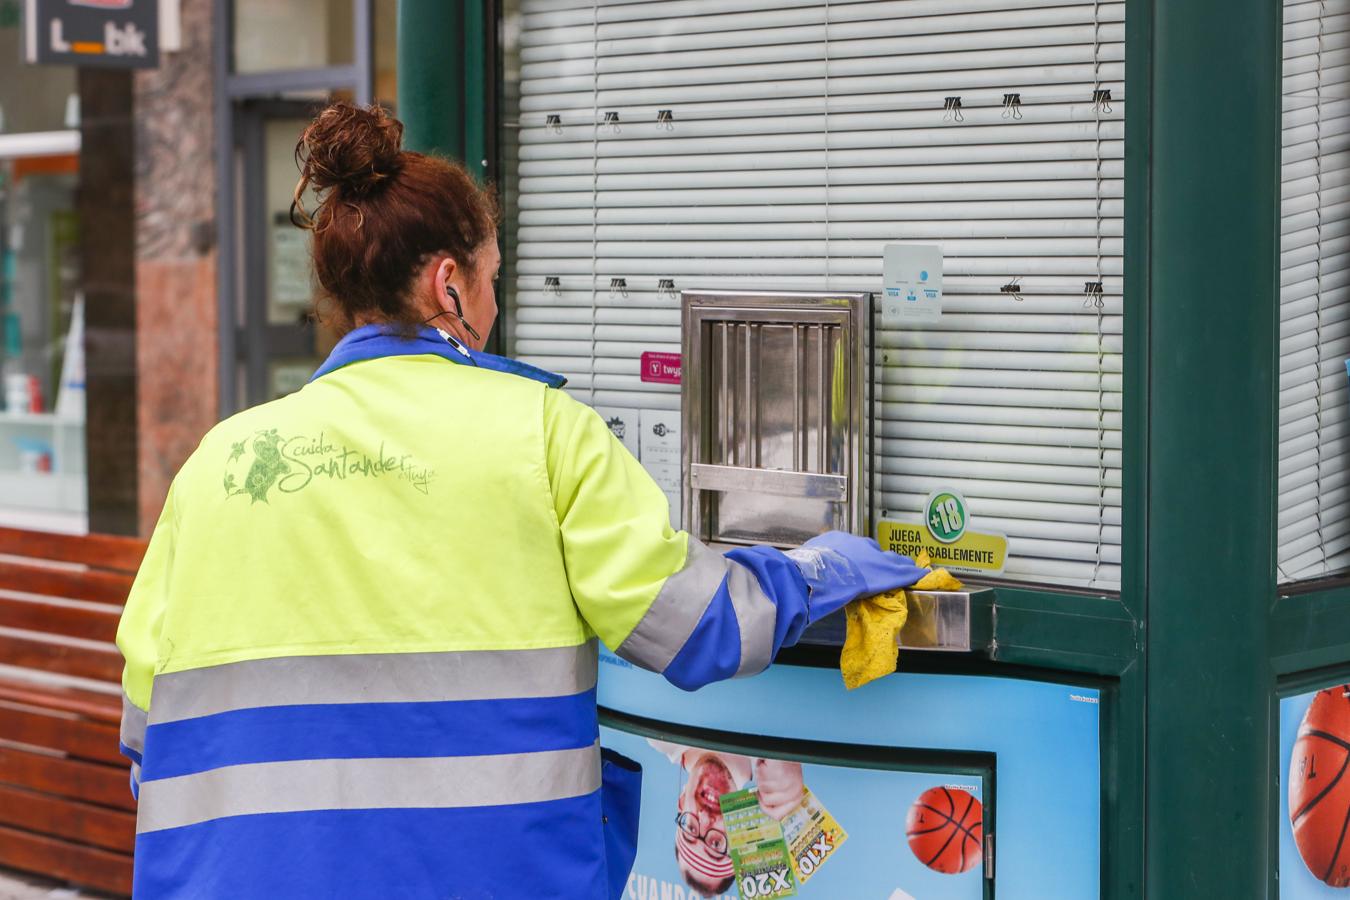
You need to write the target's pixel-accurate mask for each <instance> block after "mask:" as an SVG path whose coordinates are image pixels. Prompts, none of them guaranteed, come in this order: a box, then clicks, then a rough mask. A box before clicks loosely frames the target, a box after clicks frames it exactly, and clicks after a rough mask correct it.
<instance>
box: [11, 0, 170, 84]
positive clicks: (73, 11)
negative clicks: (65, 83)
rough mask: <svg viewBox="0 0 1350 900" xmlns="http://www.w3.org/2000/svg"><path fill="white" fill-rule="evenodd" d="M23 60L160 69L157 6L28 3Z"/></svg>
mask: <svg viewBox="0 0 1350 900" xmlns="http://www.w3.org/2000/svg"><path fill="white" fill-rule="evenodd" d="M24 60H25V61H26V62H30V63H59V64H61V65H73V66H99V67H107V68H119V69H151V68H154V67H155V66H157V65H159V2H158V0H25V3H24Z"/></svg>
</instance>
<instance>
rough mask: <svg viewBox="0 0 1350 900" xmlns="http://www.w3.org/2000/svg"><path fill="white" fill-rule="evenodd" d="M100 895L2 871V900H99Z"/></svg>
mask: <svg viewBox="0 0 1350 900" xmlns="http://www.w3.org/2000/svg"><path fill="white" fill-rule="evenodd" d="M99 896H101V895H99V894H86V893H82V892H81V891H77V890H75V889H74V888H69V887H65V886H63V885H61V884H57V883H55V882H51V881H44V880H43V879H40V878H38V877H36V876H33V875H27V874H24V873H21V872H15V871H13V870H11V869H0V900H76V898H80V900H84V898H90V900H93V898H97V897H99Z"/></svg>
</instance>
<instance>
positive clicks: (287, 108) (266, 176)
mask: <svg viewBox="0 0 1350 900" xmlns="http://www.w3.org/2000/svg"><path fill="white" fill-rule="evenodd" d="M320 105H321V104H318V103H314V102H307V101H295V100H260V101H250V102H246V103H243V104H240V105H239V107H238V112H237V120H236V126H235V135H236V154H237V159H238V162H239V168H240V170H241V175H242V177H241V178H240V181H239V184H240V190H239V192H238V203H239V211H238V216H239V219H238V221H239V222H240V224H241V227H240V229H239V237H240V240H239V250H240V267H239V271H240V273H241V278H240V282H239V286H240V292H239V293H240V304H239V319H238V321H239V325H240V331H239V336H238V340H237V341H236V342H235V346H236V347H237V348H238V354H237V359H238V369H237V372H238V378H239V391H240V394H239V396H240V397H241V398H242V399H243V401H244V405H253V404H257V403H264V402H266V401H268V400H273V399H276V398H277V397H281V396H284V395H286V394H289V393H291V392H292V391H296V390H299V388H300V387H302V386H303V385H304V384H305V382H306V381H307V380H308V379H309V376H310V375H311V374H312V373H313V372H314V370H315V369H316V368H317V367H318V365H319V363H320V362H322V360H323V358H324V357H325V356H327V354H328V352H329V350H331V349H332V347H333V344H334V343H335V341H336V336H335V335H334V334H333V332H332V330H331V329H330V328H328V327H326V326H325V325H324V324H323V323H322V322H321V317H319V316H317V315H316V303H317V301H318V296H319V295H318V285H317V283H316V282H315V280H314V277H313V269H312V266H311V265H310V259H309V253H310V234H309V232H308V231H306V230H305V229H302V228H299V227H297V226H296V225H294V224H293V223H292V222H291V217H290V208H291V199H292V196H293V195H294V191H295V185H296V182H297V181H298V179H299V177H300V176H299V171H298V169H297V167H296V164H295V144H296V141H297V140H299V137H300V133H301V131H302V130H303V129H304V127H305V126H306V125H307V124H308V123H309V121H310V120H311V118H312V117H313V115H314V113H315V111H316V110H317V109H318V108H319V106H320ZM307 202H308V204H309V205H310V207H311V208H312V204H313V198H312V197H310V198H308V200H307Z"/></svg>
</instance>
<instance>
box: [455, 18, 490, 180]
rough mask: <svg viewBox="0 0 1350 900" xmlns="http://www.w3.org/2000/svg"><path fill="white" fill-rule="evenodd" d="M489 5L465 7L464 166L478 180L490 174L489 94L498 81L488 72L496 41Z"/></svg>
mask: <svg viewBox="0 0 1350 900" xmlns="http://www.w3.org/2000/svg"><path fill="white" fill-rule="evenodd" d="M486 5H487V4H486V3H485V2H483V0H472V2H466V3H465V4H464V34H465V37H466V40H465V43H464V114H463V123H464V155H463V160H464V165H465V166H467V167H468V169H469V171H470V172H472V173H473V174H474V175H476V176H477V177H478V180H479V181H483V180H485V179H486V178H487V174H488V158H487V156H488V140H487V129H488V127H489V126H488V113H487V98H488V91H490V90H492V88H493V86H494V84H495V83H496V79H495V78H494V77H493V73H490V72H488V63H487V60H488V41H490V40H496V35H495V32H494V31H493V30H492V29H489V28H488V24H487V10H486V8H485V7H486Z"/></svg>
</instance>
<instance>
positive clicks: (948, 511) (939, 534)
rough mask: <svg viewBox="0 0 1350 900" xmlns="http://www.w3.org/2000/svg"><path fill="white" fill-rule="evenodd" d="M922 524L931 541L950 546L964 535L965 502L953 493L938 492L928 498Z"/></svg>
mask: <svg viewBox="0 0 1350 900" xmlns="http://www.w3.org/2000/svg"><path fill="white" fill-rule="evenodd" d="M924 522H925V524H927V526H928V532H929V534H931V535H932V536H933V539H934V540H936V541H939V542H941V543H943V544H950V543H953V542H955V541H958V540H960V539H961V535H963V534H965V533H966V501H965V499H964V498H963V497H962V496H961V495H960V494H958V493H956V492H955V491H939V492H937V493H935V494H933V495H932V496H930V497H929V498H928V506H927V507H926V508H925V510H924Z"/></svg>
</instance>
